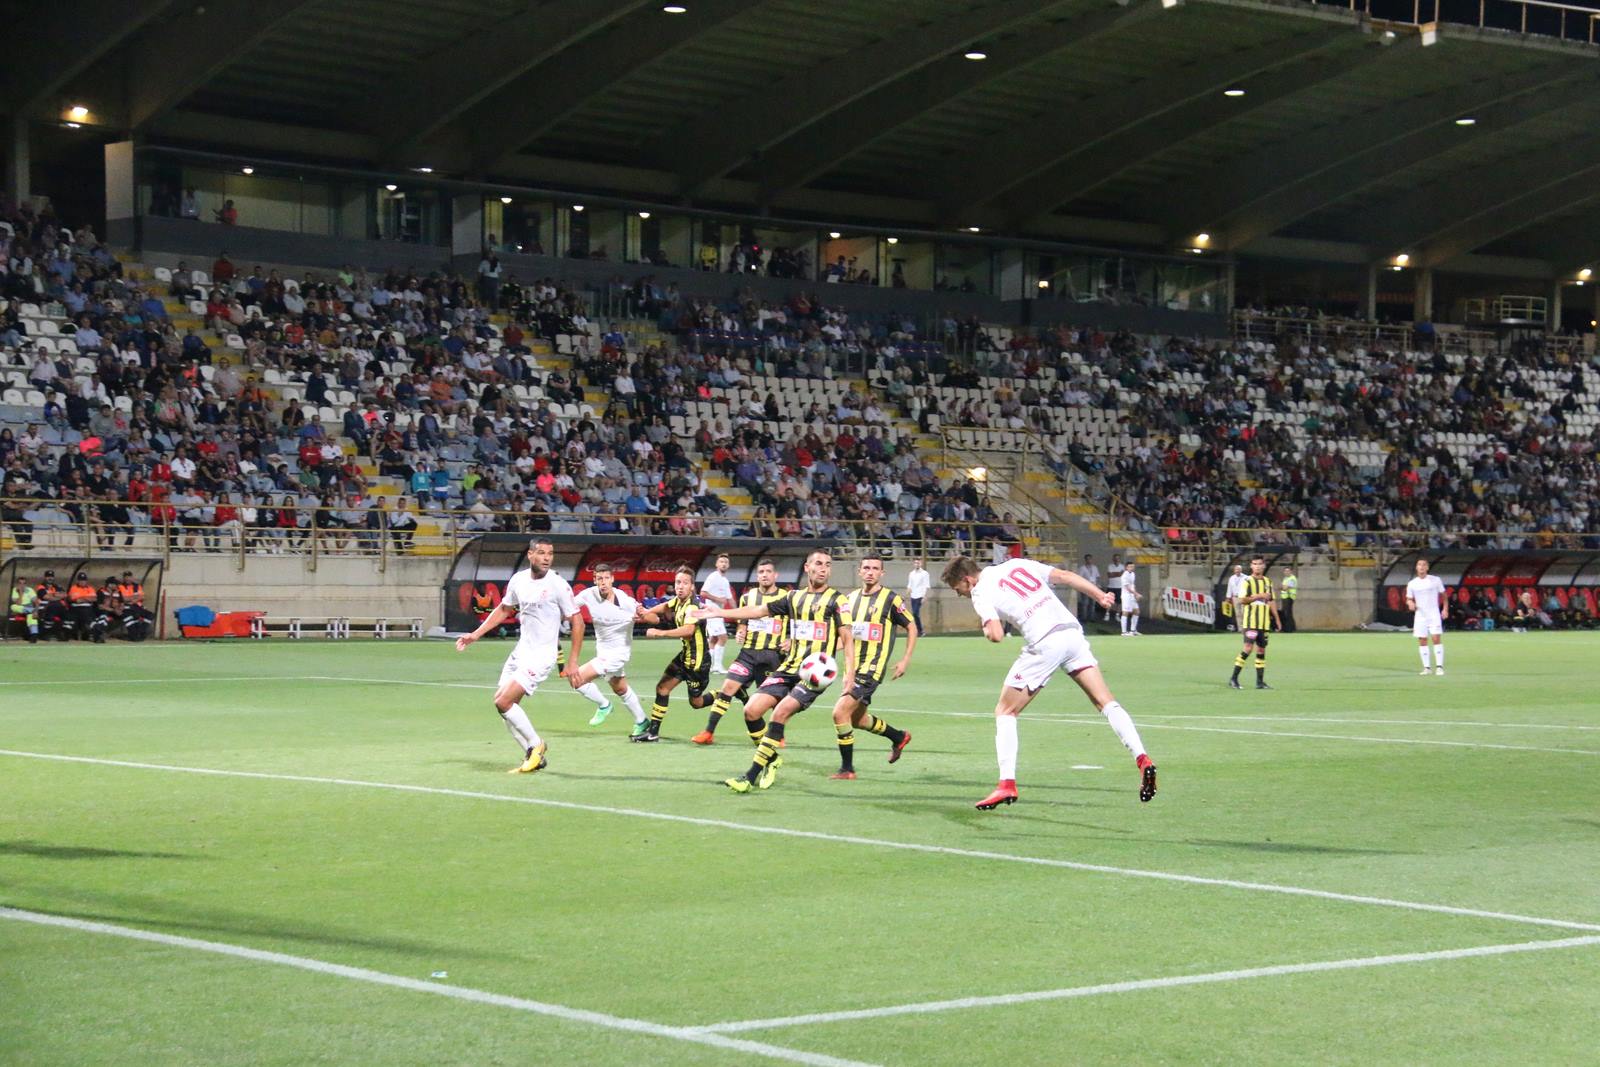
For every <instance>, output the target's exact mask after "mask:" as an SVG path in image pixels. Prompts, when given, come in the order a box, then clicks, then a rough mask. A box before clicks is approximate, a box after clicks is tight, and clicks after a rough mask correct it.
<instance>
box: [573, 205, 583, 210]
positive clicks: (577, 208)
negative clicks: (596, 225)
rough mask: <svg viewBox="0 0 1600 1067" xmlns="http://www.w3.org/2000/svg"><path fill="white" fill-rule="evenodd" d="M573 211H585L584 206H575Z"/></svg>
mask: <svg viewBox="0 0 1600 1067" xmlns="http://www.w3.org/2000/svg"><path fill="white" fill-rule="evenodd" d="M572 210H574V211H582V210H583V205H582V204H573V205H572Z"/></svg>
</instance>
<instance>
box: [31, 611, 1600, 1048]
mask: <svg viewBox="0 0 1600 1067" xmlns="http://www.w3.org/2000/svg"><path fill="white" fill-rule="evenodd" d="M1446 642H1447V646H1446V647H1447V649H1448V652H1449V657H1450V658H1449V662H1448V664H1447V667H1448V672H1449V673H1448V674H1447V676H1445V677H1443V678H1434V677H1427V678H1423V677H1418V676H1417V670H1418V667H1419V664H1418V662H1417V655H1416V644H1415V641H1413V640H1412V639H1411V638H1410V636H1409V635H1407V634H1393V635H1387V636H1378V635H1327V636H1322V635H1287V636H1277V635H1275V636H1274V641H1273V645H1272V650H1271V656H1270V658H1269V669H1268V679H1269V681H1271V682H1272V683H1273V684H1274V685H1276V686H1277V687H1278V688H1277V689H1276V690H1275V691H1271V692H1257V691H1254V690H1253V689H1248V688H1247V689H1246V690H1245V691H1244V692H1234V691H1230V690H1229V689H1227V688H1226V687H1225V682H1226V680H1227V677H1228V673H1229V670H1230V668H1231V664H1232V659H1233V655H1234V652H1235V650H1236V647H1237V646H1236V639H1235V638H1234V637H1232V636H1221V635H1218V636H1214V637H1145V638H1140V639H1128V640H1122V639H1118V638H1114V637H1110V636H1102V637H1098V638H1096V639H1095V651H1096V654H1097V655H1098V656H1099V657H1100V660H1101V663H1102V665H1103V667H1104V669H1105V673H1106V677H1107V679H1108V680H1109V681H1110V683H1111V686H1112V689H1113V691H1114V692H1115V693H1116V695H1117V697H1118V698H1119V699H1120V700H1121V702H1122V703H1123V704H1124V705H1125V706H1126V707H1127V708H1128V710H1129V712H1130V713H1131V714H1132V716H1133V718H1134V720H1135V722H1136V723H1137V724H1138V725H1139V727H1140V730H1141V731H1142V733H1143V735H1144V740H1145V742H1146V744H1147V745H1148V747H1149V749H1150V752H1151V754H1152V755H1153V756H1154V757H1155V759H1156V761H1157V762H1158V763H1159V765H1160V768H1161V781H1160V786H1161V789H1160V793H1159V795H1158V796H1157V797H1156V798H1155V800H1154V801H1153V802H1151V803H1149V804H1140V803H1139V802H1138V800H1137V798H1136V795H1135V794H1136V788H1137V775H1136V773H1135V771H1134V768H1133V765H1132V761H1131V760H1130V759H1129V758H1128V756H1127V754H1126V752H1125V751H1124V750H1123V749H1122V747H1121V746H1120V745H1118V743H1117V740H1116V738H1115V736H1114V735H1113V734H1112V732H1111V731H1110V730H1109V729H1108V728H1107V727H1106V726H1105V725H1104V723H1103V722H1102V721H1100V719H1099V717H1098V715H1096V714H1095V713H1094V712H1093V711H1092V709H1091V708H1090V707H1089V705H1088V704H1087V702H1086V701H1085V700H1084V699H1083V697H1082V696H1081V694H1080V693H1079V692H1078V690H1077V688H1076V686H1074V685H1072V684H1071V682H1070V681H1069V680H1068V679H1066V678H1065V677H1058V678H1057V679H1056V680H1055V681H1053V682H1052V683H1051V685H1050V687H1049V688H1048V689H1047V690H1046V691H1045V693H1044V694H1043V695H1042V696H1041V697H1040V698H1039V699H1038V700H1036V701H1035V703H1034V707H1033V709H1031V713H1030V714H1027V715H1025V717H1024V719H1023V722H1022V726H1021V745H1022V748H1021V761H1020V767H1019V774H1018V781H1019V785H1020V788H1021V791H1022V796H1021V800H1020V802H1019V803H1017V804H1016V805H1013V806H1011V807H1007V808H1002V809H1000V810H998V811H994V812H978V811H975V810H973V807H972V805H973V802H974V801H976V800H978V799H980V798H981V797H982V796H983V795H984V793H986V792H987V791H988V790H989V789H990V788H991V787H992V786H993V784H994V780H995V765H994V748H993V736H994V731H993V726H992V724H991V721H990V719H991V715H990V712H991V710H992V707H993V703H994V696H995V692H996V687H997V685H998V683H999V680H1000V678H1001V676H1002V674H1003V672H1004V670H1005V668H1006V666H1007V665H1008V664H1009V663H1010V661H1011V658H1012V657H1013V656H1014V655H1015V652H1016V647H1017V645H1016V641H1015V639H1011V640H1008V641H1007V642H1006V644H1004V645H1003V646H993V645H989V644H987V643H985V642H983V641H981V640H978V639H976V638H936V639H930V640H927V641H924V642H923V643H922V645H921V646H920V647H919V649H918V652H917V656H916V660H915V662H914V663H913V666H912V670H911V673H910V674H909V675H908V676H907V677H906V678H905V679H903V680H901V681H899V682H893V683H889V684H887V685H885V686H884V687H883V689H881V690H880V692H879V697H878V701H877V703H876V704H875V706H874V710H875V711H877V712H878V713H879V714H880V715H882V716H883V717H884V718H886V719H888V720H889V721H890V722H892V723H894V724H895V725H897V726H902V727H905V728H908V729H910V730H911V731H912V732H913V734H914V740H913V743H912V744H911V746H910V748H909V749H908V750H907V752H906V755H905V758H904V759H903V760H901V761H900V762H899V763H898V764H896V765H895V766H893V767H890V766H886V765H885V763H884V758H885V756H886V754H887V751H888V745H887V743H886V742H884V740H883V739H882V738H879V737H872V736H869V735H865V734H861V733H858V735H857V740H856V766H857V770H858V771H859V772H860V774H861V777H860V778H859V779H858V780H856V781H854V782H836V781H829V780H828V778H827V775H828V774H829V773H831V772H832V771H833V770H834V769H836V767H837V760H838V757H837V750H836V748H835V746H834V743H833V729H832V726H831V723H830V721H829V716H828V713H827V710H826V708H825V707H824V706H822V705H825V704H828V703H831V697H832V695H833V694H832V693H831V692H830V694H829V695H828V697H826V698H824V700H823V701H820V702H819V706H818V707H815V708H813V709H812V710H810V711H808V712H806V713H804V714H803V715H801V716H799V717H798V719H797V720H796V721H795V722H794V723H793V724H791V730H790V732H789V747H788V750H787V752H786V753H785V765H784V768H783V770H782V771H780V772H779V778H778V782H777V784H776V785H775V786H774V787H773V788H772V789H771V790H770V791H767V792H761V793H755V794H752V795H749V796H735V795H733V794H731V793H729V792H728V791H727V790H726V789H725V788H723V787H722V786H721V784H720V782H721V780H722V779H723V778H726V777H728V776H729V775H731V774H735V773H737V772H739V771H740V770H742V769H743V768H744V767H745V766H747V765H748V761H749V756H750V751H751V750H750V746H749V743H748V741H747V740H746V739H745V737H744V736H743V731H742V729H740V726H739V723H738V722H737V718H738V716H737V712H735V713H734V714H733V715H732V716H730V720H729V721H728V722H726V723H725V725H724V728H723V730H722V731H721V733H720V734H719V739H718V743H717V744H716V745H715V746H713V747H711V748H708V749H703V748H697V747H695V746H693V745H691V744H689V743H688V740H687V739H688V737H689V735H690V734H692V733H694V732H695V731H696V730H698V729H699V728H700V727H701V726H702V725H703V724H704V712H700V711H695V710H692V709H690V708H688V706H687V705H686V703H685V701H684V696H683V691H682V689H681V688H680V689H679V690H678V691H677V692H676V693H675V694H674V699H673V702H672V710H671V713H670V714H669V715H668V717H667V720H666V724H665V728H664V730H663V735H664V736H665V737H666V738H668V740H667V741H666V742H664V743H662V744H659V745H654V746H647V745H633V744H628V743H627V741H626V735H627V732H628V728H629V725H630V723H629V716H628V713H627V711H626V710H625V709H623V708H621V707H620V705H619V706H618V708H617V710H616V711H615V712H613V714H612V717H611V719H610V720H609V721H608V722H607V723H606V724H605V726H603V727H600V728H594V729H591V728H590V727H588V726H587V725H586V723H587V720H588V718H589V714H590V711H591V710H592V709H591V706H590V705H589V704H588V703H586V702H585V701H583V700H582V699H581V698H579V697H577V696H576V695H574V694H572V693H571V692H570V691H569V690H567V688H566V686H565V683H564V682H560V683H546V686H545V688H544V690H543V691H542V692H541V693H540V694H538V695H536V696H534V697H533V698H532V699H531V700H529V701H526V702H525V704H524V706H525V707H526V708H527V709H528V710H529V713H530V716H531V717H532V719H533V721H534V723H535V725H536V726H537V727H538V729H539V730H540V731H541V733H543V734H544V736H545V739H546V740H547V741H549V743H550V753H549V757H550V767H549V769H548V770H547V771H545V772H543V773H540V774H537V775H534V776H531V777H527V776H508V775H506V774H505V773H504V772H505V770H506V768H508V767H510V766H512V765H513V764H514V763H515V762H517V752H516V750H515V748H514V746H513V743H512V742H511V740H510V738H509V737H508V736H507V734H506V731H505V730H504V728H503V727H502V726H501V724H500V722H499V721H498V719H497V717H496V716H495V714H494V712H493V710H492V708H491V707H490V702H489V697H490V686H491V684H492V683H493V682H494V680H495V678H496V677H497V675H498V672H499V669H500V664H501V661H502V659H503V658H504V656H505V654H506V652H507V651H509V649H510V645H509V644H508V643H504V642H489V641H486V642H484V643H482V644H480V645H478V646H475V647H474V648H472V649H469V650H468V652H467V653H465V654H459V655H458V654H457V653H455V652H454V650H453V649H452V648H450V647H449V646H448V645H445V644H443V643H431V642H430V643H408V642H392V643H370V644H368V643H363V644H355V643H317V642H309V641H308V642H304V643H293V644H286V643H278V642H273V643H266V644H258V643H251V644H221V643H219V644H202V645H193V644H169V645H147V646H121V645H113V646H108V647H95V646H88V645H41V646H37V647H26V646H17V645H14V644H13V645H6V646H4V647H0V749H3V750H4V753H3V754H0V797H3V800H4V803H3V804H0V909H3V910H0V1062H3V1063H18V1064H22V1063H26V1064H56V1063H61V1064H67V1063H72V1064H77V1063H108V1062H118V1063H133V1064H145V1063H151V1064H153V1063H159V1064H163V1065H167V1064H215V1063H252V1064H256V1063H274V1064H275V1063H282V1064H306V1063H385V1064H413V1063H415V1064H440V1063H447V1064H457V1063H459V1064H469V1063H470V1064H502V1063H503V1064H512V1063H517V1064H525V1063H571V1064H641V1063H649V1064H689V1063H695V1064H724V1063H726V1064H733V1063H748V1062H773V1063H783V1062H789V1063H808V1064H844V1063H851V1064H860V1063H868V1064H884V1065H888V1064H896V1065H911V1064H916V1065H923V1064H971V1063H979V1062H996V1063H1010V1064H1060V1063H1088V1062H1110V1061H1113V1060H1115V1061H1128V1060H1139V1061H1153V1062H1172V1063H1241V1062H1252V1063H1254V1062H1271V1063H1285V1062H1290V1063H1294V1062H1306V1063H1311V1062H1315V1063H1328V1062H1337V1063H1352V1064H1370V1063H1380V1062H1382V1063H1399V1062H1405V1063H1418V1062H1425V1063H1430V1064H1432V1063H1446V1062H1459V1063H1474V1064H1478V1063H1485V1062H1535V1061H1536V1062H1544V1063H1576V1062H1593V1060H1594V1056H1595V1050H1596V1049H1597V1048H1600V1012H1596V1011H1595V1005H1596V1004H1600V715H1597V714H1596V713H1597V711H1600V697H1597V696H1596V695H1595V691H1594V681H1595V678H1596V674H1595V670H1594V661H1595V651H1596V648H1597V644H1596V639H1595V638H1594V636H1593V635H1567V634H1554V635H1516V634H1488V635H1476V634H1474V635H1457V634H1451V635H1449V636H1448V637H1447V638H1446ZM636 647H637V651H636V653H635V657H634V662H633V669H632V670H631V672H630V676H631V678H632V680H633V683H634V686H635V688H637V689H638V690H639V692H640V693H641V695H642V696H644V698H645V701H646V704H648V701H649V691H650V689H651V687H652V686H653V683H654V681H655V678H656V677H657V675H658V674H659V672H660V669H661V667H662V666H663V665H664V664H665V662H666V661H667V659H668V658H669V656H670V655H671V653H672V652H673V650H674V649H675V647H676V642H666V641H656V642H645V641H641V642H639V644H638V645H637V646H636ZM1250 675H1251V672H1249V671H1247V672H1246V679H1245V681H1246V684H1247V685H1248V684H1249V682H1250V680H1251V679H1250Z"/></svg>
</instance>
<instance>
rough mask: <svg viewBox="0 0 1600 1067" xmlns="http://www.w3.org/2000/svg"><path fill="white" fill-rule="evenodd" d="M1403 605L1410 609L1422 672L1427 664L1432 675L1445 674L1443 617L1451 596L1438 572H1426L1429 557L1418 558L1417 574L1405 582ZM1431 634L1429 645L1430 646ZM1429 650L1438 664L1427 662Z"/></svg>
mask: <svg viewBox="0 0 1600 1067" xmlns="http://www.w3.org/2000/svg"><path fill="white" fill-rule="evenodd" d="M1406 607H1408V608H1410V609H1411V633H1412V634H1413V635H1414V636H1415V637H1416V639H1417V653H1418V655H1420V656H1421V657H1422V670H1421V671H1420V672H1419V673H1421V674H1427V673H1428V671H1429V669H1430V667H1431V669H1432V671H1433V673H1434V674H1435V675H1439V676H1442V675H1443V674H1444V620H1446V619H1448V618H1449V617H1450V598H1449V596H1448V595H1447V594H1446V593H1445V589H1444V583H1443V582H1441V581H1440V580H1439V578H1438V576H1437V575H1433V574H1429V573H1428V561H1427V560H1425V559H1419V560H1417V576H1416V577H1415V578H1413V579H1411V580H1410V581H1409V582H1407V583H1406ZM1429 638H1432V642H1433V643H1432V648H1431V650H1430V648H1429ZM1430 651H1432V653H1433V659H1434V661H1435V662H1436V663H1437V666H1432V665H1430V664H1429V662H1428V653H1429V652H1430Z"/></svg>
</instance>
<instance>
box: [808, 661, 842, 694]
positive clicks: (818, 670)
mask: <svg viewBox="0 0 1600 1067" xmlns="http://www.w3.org/2000/svg"><path fill="white" fill-rule="evenodd" d="M837 677H839V665H838V664H837V663H835V662H834V661H833V657H832V656H830V655H828V654H827V653H826V652H813V653H811V655H809V656H807V657H806V658H805V659H804V660H803V661H801V663H800V680H801V681H802V682H804V683H805V684H806V688H807V689H826V688H828V686H830V685H832V684H833V680H834V679H835V678H837Z"/></svg>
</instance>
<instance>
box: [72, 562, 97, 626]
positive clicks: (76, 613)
mask: <svg viewBox="0 0 1600 1067" xmlns="http://www.w3.org/2000/svg"><path fill="white" fill-rule="evenodd" d="M99 601H100V591H99V590H98V589H96V588H95V587H94V583H93V582H91V581H90V580H89V572H88V571H79V572H78V576H77V577H76V578H74V579H73V580H72V585H70V586H69V587H68V588H67V608H68V610H69V611H70V612H71V617H72V628H73V629H74V630H75V631H77V637H78V640H80V641H87V640H89V627H90V626H91V625H92V624H93V623H94V607H95V604H97V603H99Z"/></svg>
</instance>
